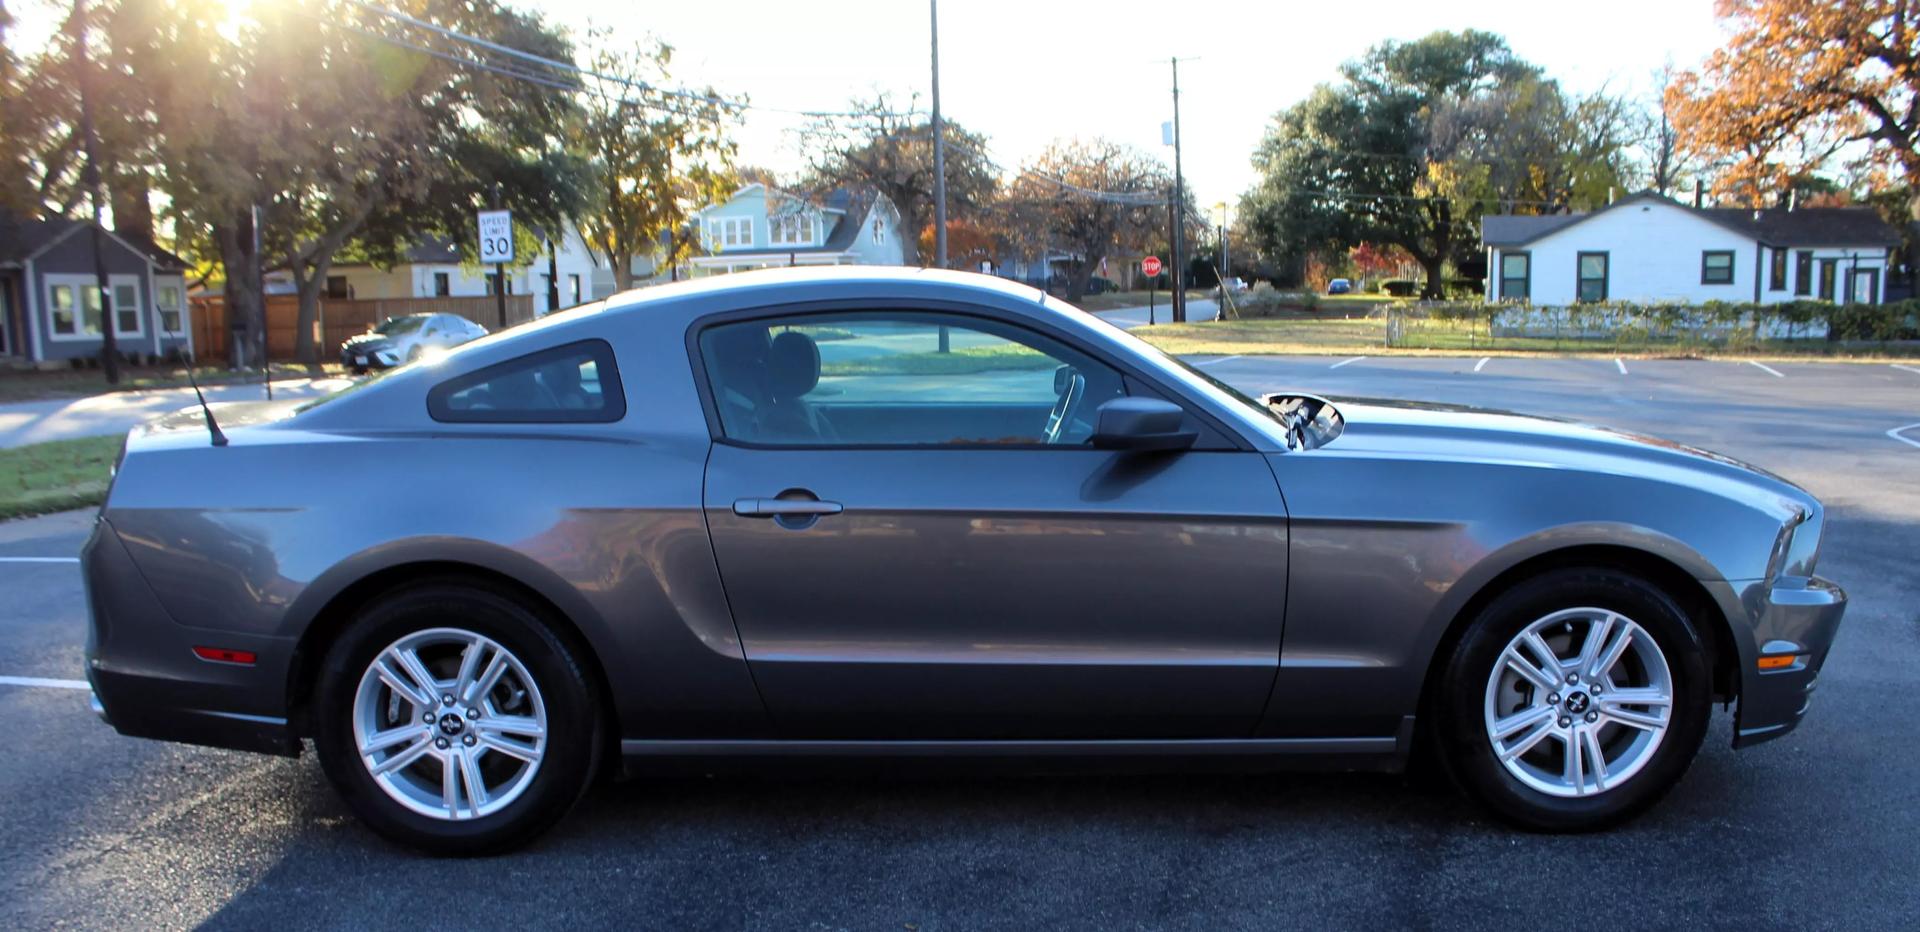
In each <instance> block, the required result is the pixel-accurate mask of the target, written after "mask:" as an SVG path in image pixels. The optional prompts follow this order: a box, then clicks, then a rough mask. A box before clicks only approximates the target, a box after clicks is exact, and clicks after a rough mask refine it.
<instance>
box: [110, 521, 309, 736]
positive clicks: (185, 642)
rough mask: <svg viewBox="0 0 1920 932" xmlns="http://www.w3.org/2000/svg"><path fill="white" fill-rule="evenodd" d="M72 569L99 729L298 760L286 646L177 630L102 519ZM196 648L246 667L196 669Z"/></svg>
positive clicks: (208, 664)
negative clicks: (78, 575)
mask: <svg viewBox="0 0 1920 932" xmlns="http://www.w3.org/2000/svg"><path fill="white" fill-rule="evenodd" d="M80 565H81V571H82V575H83V576H84V578H85V580H86V592H87V609H88V618H89V623H88V626H87V647H86V660H87V682H88V683H90V684H92V686H93V702H94V704H95V712H96V713H98V714H99V715H100V717H101V719H102V720H104V721H105V722H107V724H109V725H112V726H113V727H114V729H115V730H117V731H119V732H120V733H121V734H123V735H131V736H134V737H139V738H156V739H159V740H163V741H183V742H186V743H189V744H204V745H209V746H212V747H220V748H232V749H235V750H242V751H264V752H267V753H271V754H284V755H289V756H292V755H297V754H299V752H300V741H299V738H298V736H297V735H295V734H294V730H293V729H292V728H290V727H289V726H288V723H287V719H286V711H285V703H286V683H287V677H286V673H287V668H288V664H289V662H290V658H291V655H292V644H291V643H289V642H286V641H283V640H282V639H279V638H266V637H257V636H246V635H237V634H234V633H231V632H213V631H209V630H206V629H199V628H192V627H188V626H186V625H182V624H179V623H177V622H176V621H175V620H174V619H173V617H172V616H171V615H169V614H167V612H166V610H165V609H164V608H162V607H161V605H160V603H159V601H158V600H157V599H155V598H154V596H153V592H152V590H151V589H150V588H148V586H147V583H146V579H145V578H144V577H143V576H141V574H140V571H139V569H138V568H137V567H135V566H134V564H133V560H132V558H131V557H130V556H128V554H127V551H126V548H125V546H124V545H122V544H121V543H120V538H119V535H118V534H116V533H115V532H114V530H113V528H112V525H110V524H109V523H108V522H107V521H106V520H105V519H104V518H103V519H101V520H100V522H99V523H98V524H96V525H95V527H94V531H93V536H92V537H91V538H89V539H88V541H87V545H86V547H85V549H83V550H82V551H81V553H80ZM199 646H211V647H221V648H226V649H229V650H243V651H250V652H252V653H253V654H254V655H255V657H256V660H255V662H254V663H253V664H250V665H241V664H233V663H216V662H212V661H207V660H202V659H201V658H200V657H198V656H196V655H195V654H194V652H193V649H194V648H195V647H199Z"/></svg>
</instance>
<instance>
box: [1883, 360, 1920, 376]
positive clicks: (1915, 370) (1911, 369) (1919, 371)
mask: <svg viewBox="0 0 1920 932" xmlns="http://www.w3.org/2000/svg"><path fill="white" fill-rule="evenodd" d="M1888 365H1891V366H1893V367H1894V368H1895V369H1905V370H1907V371H1908V372H1911V373H1913V374H1915V375H1920V369H1915V368H1914V367H1912V366H1903V365H1901V364H1899V363H1897V362H1896V363H1888Z"/></svg>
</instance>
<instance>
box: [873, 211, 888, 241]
mask: <svg viewBox="0 0 1920 932" xmlns="http://www.w3.org/2000/svg"><path fill="white" fill-rule="evenodd" d="M873 241H874V243H875V244H884V243H886V241H887V228H886V227H885V226H882V225H881V223H880V218H879V217H875V218H873Z"/></svg>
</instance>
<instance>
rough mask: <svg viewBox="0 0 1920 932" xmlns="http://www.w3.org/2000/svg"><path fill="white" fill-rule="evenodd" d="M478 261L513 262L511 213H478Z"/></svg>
mask: <svg viewBox="0 0 1920 932" xmlns="http://www.w3.org/2000/svg"><path fill="white" fill-rule="evenodd" d="M480 261H481V262H502V263H505V262H512V261H513V211H510V210H483V211H481V212H480Z"/></svg>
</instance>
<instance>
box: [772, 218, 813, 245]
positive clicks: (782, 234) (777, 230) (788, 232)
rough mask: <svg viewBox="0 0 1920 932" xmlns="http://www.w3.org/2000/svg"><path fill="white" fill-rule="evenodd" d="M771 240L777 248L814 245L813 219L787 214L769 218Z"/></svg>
mask: <svg viewBox="0 0 1920 932" xmlns="http://www.w3.org/2000/svg"><path fill="white" fill-rule="evenodd" d="M767 229H768V233H769V239H770V240H771V241H772V242H773V244H774V245H776V246H811V245H813V217H811V216H809V215H807V214H799V213H794V214H785V215H783V216H779V217H768V218H767Z"/></svg>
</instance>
